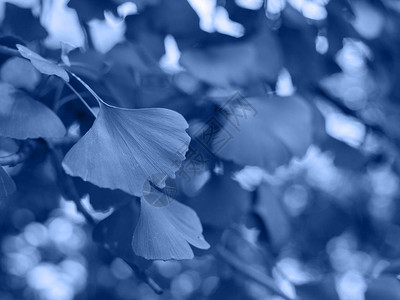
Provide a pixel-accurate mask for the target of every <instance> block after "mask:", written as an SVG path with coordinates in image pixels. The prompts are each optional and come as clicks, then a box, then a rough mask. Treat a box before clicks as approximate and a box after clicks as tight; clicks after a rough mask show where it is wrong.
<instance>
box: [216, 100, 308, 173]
mask: <svg viewBox="0 0 400 300" xmlns="http://www.w3.org/2000/svg"><path fill="white" fill-rule="evenodd" d="M226 109H228V110H229V116H228V120H229V122H227V123H226V125H225V126H224V129H223V130H221V131H220V132H219V133H218V134H217V135H216V137H215V139H214V144H213V148H214V152H216V153H217V155H218V156H219V157H221V158H223V159H227V160H232V161H234V162H235V163H237V164H240V165H249V166H259V167H262V168H265V169H266V170H270V171H273V170H275V169H276V168H277V167H279V166H281V165H284V164H286V163H288V162H289V161H290V159H291V158H292V157H293V156H295V157H302V156H303V155H304V154H305V153H306V151H307V149H308V147H309V145H310V144H311V142H312V120H311V118H312V116H311V110H310V108H309V106H308V105H307V103H306V102H305V101H304V100H303V99H302V98H300V97H298V96H292V97H269V98H265V99H259V98H256V99H253V98H252V99H248V100H246V99H243V100H238V101H232V102H230V103H228V104H227V105H226ZM227 133H229V134H230V135H231V136H232V139H231V140H230V141H229V142H228V143H227V144H226V146H224V147H222V148H221V144H220V141H222V140H224V139H225V137H224V136H225V135H226V134H227ZM243 147H251V151H243V150H244V148H243Z"/></svg>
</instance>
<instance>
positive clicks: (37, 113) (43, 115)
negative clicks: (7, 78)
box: [0, 82, 66, 140]
mask: <svg viewBox="0 0 400 300" xmlns="http://www.w3.org/2000/svg"><path fill="white" fill-rule="evenodd" d="M65 133H66V130H65V127H64V124H63V123H62V122H61V120H60V119H59V118H58V116H57V115H56V114H55V113H54V112H53V111H52V110H51V109H49V108H48V107H47V106H45V105H44V104H42V103H40V102H38V101H36V100H33V99H32V98H31V97H29V96H28V95H27V94H25V93H24V92H22V91H19V90H17V89H16V88H14V87H13V86H12V85H10V84H8V83H4V82H0V136H4V137H10V138H14V139H21V140H23V139H28V138H61V137H63V136H64V135H65Z"/></svg>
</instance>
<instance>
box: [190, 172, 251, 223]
mask: <svg viewBox="0 0 400 300" xmlns="http://www.w3.org/2000/svg"><path fill="white" fill-rule="evenodd" d="M231 176H232V174H229V173H227V172H225V174H224V175H216V174H213V175H212V176H211V178H210V179H209V181H208V182H207V183H206V185H205V186H204V187H203V188H202V189H201V191H200V193H199V194H198V195H196V196H195V197H193V198H189V199H188V204H189V205H190V206H191V207H193V209H194V210H195V211H196V212H197V213H198V214H199V217H200V219H201V220H202V221H203V222H204V223H206V224H210V225H213V226H216V227H222V228H226V227H228V226H229V225H230V224H231V223H232V222H234V221H235V220H237V219H238V218H239V217H240V216H243V215H244V214H245V213H246V212H247V211H248V209H249V207H250V204H251V194H250V193H249V192H248V191H245V190H243V189H242V188H241V187H240V186H239V184H238V183H237V182H236V181H234V180H233V179H232V178H231Z"/></svg>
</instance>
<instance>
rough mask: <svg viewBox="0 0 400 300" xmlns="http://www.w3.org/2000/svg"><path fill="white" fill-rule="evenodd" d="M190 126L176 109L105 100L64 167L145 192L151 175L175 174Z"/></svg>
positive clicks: (91, 178)
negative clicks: (117, 104) (124, 105)
mask: <svg viewBox="0 0 400 300" xmlns="http://www.w3.org/2000/svg"><path fill="white" fill-rule="evenodd" d="M187 127H188V124H187V123H186V121H185V119H184V118H183V117H182V116H181V115H180V114H178V113H177V112H174V111H172V110H168V109H162V108H150V109H137V110H135V109H123V108H117V107H111V106H109V105H106V104H101V105H100V112H99V114H98V117H97V119H96V121H95V123H94V124H93V126H92V128H91V129H90V130H89V131H88V132H87V133H86V134H85V135H84V136H83V138H82V139H81V140H79V141H78V143H77V144H75V145H74V146H73V147H72V149H71V150H70V151H69V152H68V153H67V155H66V156H65V159H64V161H63V167H64V169H65V170H66V172H67V173H68V174H69V175H71V176H78V177H81V178H82V179H83V180H85V181H89V182H91V183H93V184H96V185H98V186H99V187H104V188H109V189H120V190H123V191H125V192H127V193H129V194H132V195H135V196H141V195H142V192H143V185H144V183H145V181H146V180H147V179H148V178H150V176H153V175H156V174H163V175H165V176H169V177H171V178H174V177H175V172H176V171H177V170H178V169H179V166H180V163H181V161H182V160H184V159H185V153H186V151H187V148H188V145H189V141H190V137H189V135H188V134H187V133H186V131H185V129H186V128H187ZM156 184H159V183H156ZM161 184H162V183H161Z"/></svg>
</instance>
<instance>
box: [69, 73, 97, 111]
mask: <svg viewBox="0 0 400 300" xmlns="http://www.w3.org/2000/svg"><path fill="white" fill-rule="evenodd" d="M65 84H66V85H67V86H68V87H69V89H70V90H71V91H72V92H73V93H74V94H75V95H76V96H77V97H78V99H79V100H81V102H82V103H83V105H85V107H86V108H87V109H88V110H89V111H90V113H91V114H92V115H93V116H94V117H95V118H96V116H97V115H96V113H95V112H94V111H93V109H92V108H91V107H90V106H89V104H87V102H86V101H85V99H83V98H82V96H81V95H80V94H79V93H78V91H77V90H76V89H75V88H74V87H73V86H72V85H71V84H70V83H69V82H66V81H65Z"/></svg>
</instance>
